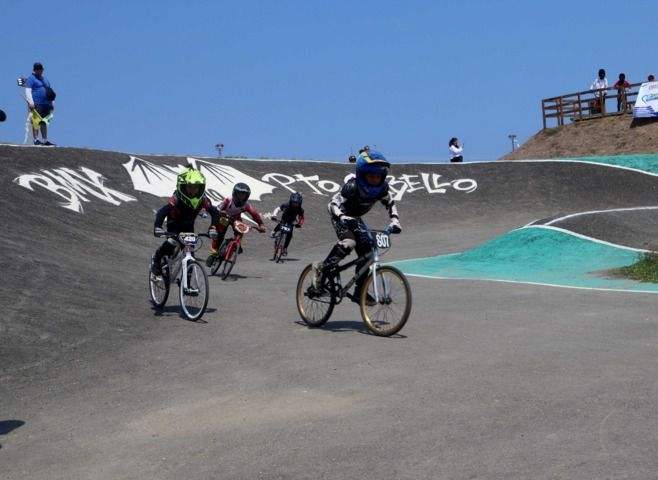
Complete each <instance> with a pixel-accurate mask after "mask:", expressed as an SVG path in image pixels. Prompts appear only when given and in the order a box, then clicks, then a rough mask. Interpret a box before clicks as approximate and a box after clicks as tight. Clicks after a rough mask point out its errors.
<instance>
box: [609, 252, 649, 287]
mask: <svg viewBox="0 0 658 480" xmlns="http://www.w3.org/2000/svg"><path fill="white" fill-rule="evenodd" d="M618 273H619V274H621V275H622V276H624V277H626V278H631V279H633V280H639V281H641V282H651V283H658V252H648V253H645V254H643V255H642V256H641V257H640V260H639V261H638V262H637V263H634V264H633V265H629V266H627V267H622V268H620V269H619V270H618Z"/></svg>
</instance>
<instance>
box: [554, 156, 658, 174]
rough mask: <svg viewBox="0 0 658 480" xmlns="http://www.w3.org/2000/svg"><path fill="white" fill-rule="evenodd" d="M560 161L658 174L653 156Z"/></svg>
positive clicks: (576, 158)
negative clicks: (610, 166) (613, 166)
mask: <svg viewBox="0 0 658 480" xmlns="http://www.w3.org/2000/svg"><path fill="white" fill-rule="evenodd" d="M562 160H573V161H578V162H588V163H603V164H605V165H617V166H619V167H626V168H633V169H635V170H641V171H643V172H649V173H655V174H658V155H655V154H640V155H614V156H608V157H573V158H566V159H562Z"/></svg>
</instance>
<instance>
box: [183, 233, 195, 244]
mask: <svg viewBox="0 0 658 480" xmlns="http://www.w3.org/2000/svg"><path fill="white" fill-rule="evenodd" d="M183 243H184V244H185V245H196V236H195V235H185V236H184V237H183Z"/></svg>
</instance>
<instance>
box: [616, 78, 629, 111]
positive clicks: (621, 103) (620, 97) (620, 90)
mask: <svg viewBox="0 0 658 480" xmlns="http://www.w3.org/2000/svg"><path fill="white" fill-rule="evenodd" d="M613 87H614V88H616V89H617V111H618V112H622V111H625V110H626V90H627V89H629V88H630V87H631V84H630V83H628V82H627V81H626V74H624V73H620V74H619V80H617V81H616V82H615V84H614V85H613Z"/></svg>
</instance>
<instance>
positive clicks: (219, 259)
mask: <svg viewBox="0 0 658 480" xmlns="http://www.w3.org/2000/svg"><path fill="white" fill-rule="evenodd" d="M221 265H222V256H221V255H217V256H216V257H215V258H213V260H212V264H211V265H210V275H215V274H217V271H218V270H219V267H220V266H221Z"/></svg>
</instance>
